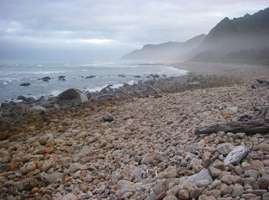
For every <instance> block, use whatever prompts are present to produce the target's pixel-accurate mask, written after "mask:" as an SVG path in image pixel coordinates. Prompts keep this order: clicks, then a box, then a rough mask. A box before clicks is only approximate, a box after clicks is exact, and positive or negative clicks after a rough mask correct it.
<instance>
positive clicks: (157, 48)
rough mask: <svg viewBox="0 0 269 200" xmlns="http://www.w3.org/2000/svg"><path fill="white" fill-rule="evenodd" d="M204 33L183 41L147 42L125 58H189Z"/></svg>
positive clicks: (168, 60)
mask: <svg viewBox="0 0 269 200" xmlns="http://www.w3.org/2000/svg"><path fill="white" fill-rule="evenodd" d="M204 38H205V35H204V34H202V35H198V36H196V37H193V38H191V39H190V40H187V41H185V42H166V43H162V44H147V45H145V46H144V47H143V48H142V49H139V50H135V51H133V52H131V53H129V54H127V55H125V56H123V59H125V60H136V61H152V62H159V61H164V62H166V61H167V62H171V61H183V60H187V59H189V58H191V56H192V54H191V53H192V51H193V49H195V48H197V47H198V46H199V45H200V44H201V42H202V41H203V39H204Z"/></svg>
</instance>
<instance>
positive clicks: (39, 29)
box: [0, 0, 269, 61]
mask: <svg viewBox="0 0 269 200" xmlns="http://www.w3.org/2000/svg"><path fill="white" fill-rule="evenodd" d="M266 7H269V1H268V0H221V1H216V0H195V1H194V0H193V1H190V0H189V1H186V0H0V59H1V60H2V61H3V60H15V59H18V60H20V59H21V60H31V59H32V60H50V61H71V60H76V61H78V60H83V61H87V60H89V61H90V60H91V59H99V60H102V59H104V60H106V59H108V58H115V57H120V56H121V55H122V54H125V53H127V52H128V51H130V50H133V49H135V48H140V47H141V46H142V45H143V44H147V43H161V42H166V41H184V40H186V39H189V38H190V37H192V36H195V35H198V34H201V33H208V31H209V30H210V29H211V28H212V27H213V26H215V25H216V23H218V22H219V21H220V20H221V19H223V18H224V17H226V16H227V17H231V18H233V17H240V16H242V15H245V14H246V13H250V14H252V13H254V12H257V11H258V10H260V9H264V8H266Z"/></svg>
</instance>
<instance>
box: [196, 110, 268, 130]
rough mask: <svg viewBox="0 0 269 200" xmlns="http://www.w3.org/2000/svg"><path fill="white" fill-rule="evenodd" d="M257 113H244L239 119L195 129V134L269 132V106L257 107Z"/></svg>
mask: <svg viewBox="0 0 269 200" xmlns="http://www.w3.org/2000/svg"><path fill="white" fill-rule="evenodd" d="M255 111H256V115H254V116H249V115H243V116H241V117H240V118H239V119H238V121H235V122H228V123H223V124H215V125H211V126H206V127H200V128H197V129H196V130H195V134H197V135H204V134H211V133H217V132H220V131H221V132H226V133H227V132H231V133H246V134H249V135H253V134H257V133H260V134H269V106H263V107H259V108H257V107H256V108H255Z"/></svg>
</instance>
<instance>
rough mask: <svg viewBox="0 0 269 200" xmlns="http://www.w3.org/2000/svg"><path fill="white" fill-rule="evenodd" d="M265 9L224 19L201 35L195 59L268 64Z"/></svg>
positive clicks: (267, 14) (268, 12) (268, 21)
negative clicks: (202, 37)
mask: <svg viewBox="0 0 269 200" xmlns="http://www.w3.org/2000/svg"><path fill="white" fill-rule="evenodd" d="M268 52H269V8H267V9H265V10H261V11H259V12H257V13H255V14H253V15H249V14H246V15H245V16H244V17H240V18H234V19H229V18H227V17H226V18H224V19H223V20H222V21H221V22H219V23H218V24H217V25H216V26H215V27H214V28H213V29H212V30H211V31H210V32H209V34H208V35H207V36H206V37H205V39H204V41H203V42H202V43H201V45H200V46H199V48H198V49H197V50H196V56H194V57H193V58H192V60H195V61H207V62H208V61H218V62H241V63H242V62H243V63H262V64H269V54H268Z"/></svg>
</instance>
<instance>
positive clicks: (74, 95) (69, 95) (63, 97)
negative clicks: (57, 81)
mask: <svg viewBox="0 0 269 200" xmlns="http://www.w3.org/2000/svg"><path fill="white" fill-rule="evenodd" d="M57 99H58V103H59V104H60V105H61V106H74V105H80V104H82V103H84V102H86V101H88V97H87V96H86V95H85V94H83V93H82V92H81V91H80V90H78V89H73V88H71V89H68V90H65V91H64V92H62V93H61V94H59V95H58V97H57Z"/></svg>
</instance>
